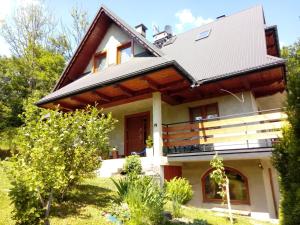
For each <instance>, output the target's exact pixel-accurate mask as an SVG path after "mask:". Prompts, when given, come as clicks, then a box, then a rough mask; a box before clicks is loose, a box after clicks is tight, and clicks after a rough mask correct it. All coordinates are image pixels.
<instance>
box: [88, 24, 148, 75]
mask: <svg viewBox="0 0 300 225" xmlns="http://www.w3.org/2000/svg"><path fill="white" fill-rule="evenodd" d="M129 41H131V38H130V37H129V36H128V35H127V34H126V33H125V32H124V31H123V30H121V29H120V28H119V27H118V26H117V25H115V24H112V25H111V26H110V27H109V28H108V30H107V33H106V34H105V35H104V37H103V39H102V41H101V43H100V44H99V46H98V48H97V50H96V52H103V51H106V52H107V66H110V65H114V64H116V63H117V62H116V59H117V47H118V46H120V45H121V44H124V43H127V42H129ZM133 49H134V54H133V55H137V54H140V53H142V52H144V51H145V49H144V48H142V47H141V46H140V45H138V44H137V43H134V48H133ZM92 65H93V60H92V59H91V60H90V62H89V64H88V66H87V68H86V69H85V72H88V71H90V70H91V68H92Z"/></svg>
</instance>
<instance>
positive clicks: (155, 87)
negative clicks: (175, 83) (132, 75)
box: [141, 77, 160, 91]
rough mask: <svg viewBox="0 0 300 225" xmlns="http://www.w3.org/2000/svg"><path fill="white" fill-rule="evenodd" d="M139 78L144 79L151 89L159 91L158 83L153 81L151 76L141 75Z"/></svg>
mask: <svg viewBox="0 0 300 225" xmlns="http://www.w3.org/2000/svg"><path fill="white" fill-rule="evenodd" d="M141 79H142V80H144V81H146V82H147V84H148V85H149V87H150V88H151V89H153V90H154V91H159V89H160V87H159V84H158V83H156V82H155V81H153V80H152V79H151V78H149V77H142V78H141Z"/></svg>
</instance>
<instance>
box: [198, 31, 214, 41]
mask: <svg viewBox="0 0 300 225" xmlns="http://www.w3.org/2000/svg"><path fill="white" fill-rule="evenodd" d="M210 31H211V30H206V31H203V32H201V33H200V34H198V36H197V38H196V41H199V40H201V39H204V38H207V37H208V36H209V34H210Z"/></svg>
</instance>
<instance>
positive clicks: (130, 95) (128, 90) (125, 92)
mask: <svg viewBox="0 0 300 225" xmlns="http://www.w3.org/2000/svg"><path fill="white" fill-rule="evenodd" d="M115 87H116V88H119V89H120V90H121V91H122V92H123V93H124V94H125V95H127V96H128V97H133V96H134V92H133V91H132V90H131V89H129V88H127V87H124V86H123V85H121V84H116V85H115Z"/></svg>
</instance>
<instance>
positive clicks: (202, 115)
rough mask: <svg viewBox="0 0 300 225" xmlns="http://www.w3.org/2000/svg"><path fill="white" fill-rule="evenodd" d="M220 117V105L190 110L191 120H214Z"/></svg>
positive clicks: (203, 106)
mask: <svg viewBox="0 0 300 225" xmlns="http://www.w3.org/2000/svg"><path fill="white" fill-rule="evenodd" d="M218 116H219V110H218V104H217V103H213V104H209V105H202V106H198V107H194V108H190V120H191V121H198V120H202V119H213V118H216V117H218Z"/></svg>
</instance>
